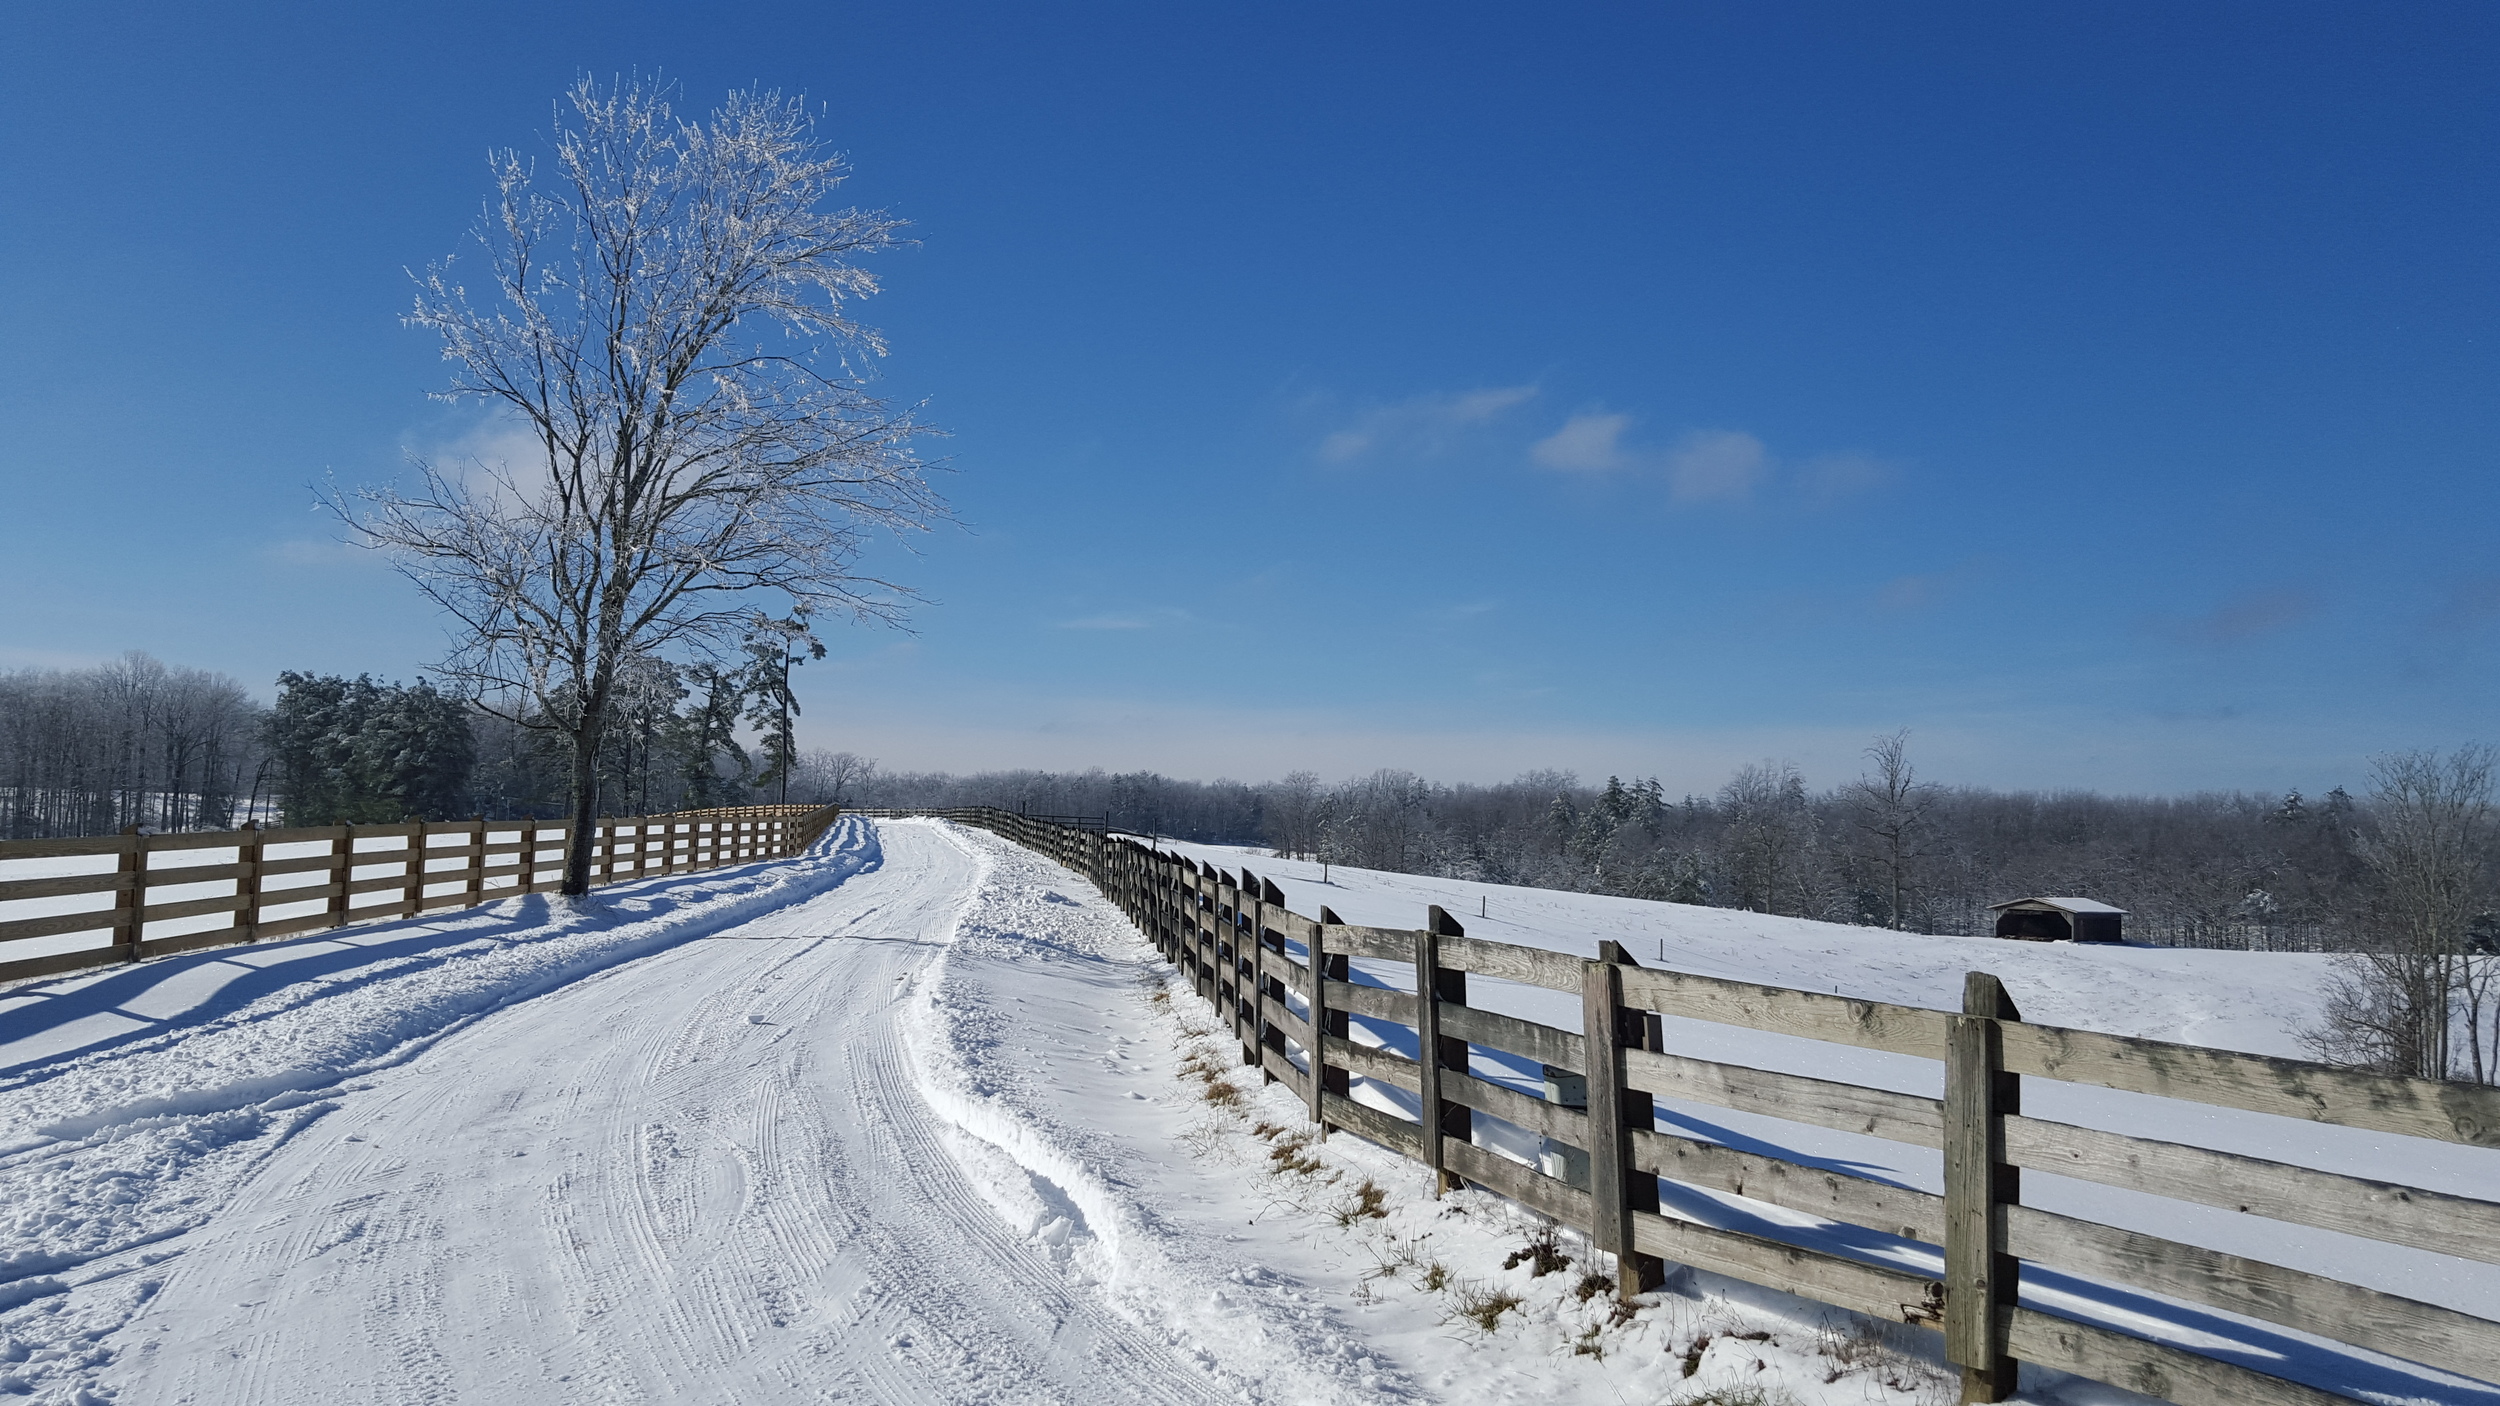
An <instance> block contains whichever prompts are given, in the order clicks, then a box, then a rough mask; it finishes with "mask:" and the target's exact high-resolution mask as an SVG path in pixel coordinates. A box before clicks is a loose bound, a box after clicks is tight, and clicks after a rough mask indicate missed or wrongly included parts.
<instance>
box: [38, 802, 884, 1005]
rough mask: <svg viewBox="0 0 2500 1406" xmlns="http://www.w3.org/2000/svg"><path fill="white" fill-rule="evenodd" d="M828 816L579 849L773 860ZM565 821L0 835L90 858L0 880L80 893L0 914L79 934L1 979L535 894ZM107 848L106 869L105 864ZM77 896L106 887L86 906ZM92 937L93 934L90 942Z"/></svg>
mask: <svg viewBox="0 0 2500 1406" xmlns="http://www.w3.org/2000/svg"><path fill="white" fill-rule="evenodd" d="M836 815H837V812H836V811H835V809H834V808H833V807H831V806H821V807H820V806H744V807H737V808H733V809H726V810H703V811H687V812H684V813H681V814H677V815H652V816H638V817H634V818H631V819H617V820H602V821H600V822H599V830H598V834H597V835H596V836H595V837H594V840H593V845H592V849H591V882H592V883H593V884H594V885H597V884H610V883H621V882H623V881H625V880H627V879H641V878H649V877H652V876H655V875H664V874H683V873H690V872H693V871H695V870H698V869H713V868H718V867H719V866H721V865H725V864H740V863H745V862H747V861H750V860H761V859H786V858H788V857H790V856H792V855H795V854H798V853H800V852H801V851H803V850H805V849H806V848H807V847H808V846H809V845H810V844H813V843H814V842H815V840H816V837H817V836H819V835H821V834H823V833H824V831H825V829H826V827H827V826H830V825H831V824H832V823H833V821H834V819H835V818H836ZM572 828H573V827H572V825H571V824H570V823H569V822H564V821H540V820H454V821H430V822H429V821H422V820H420V821H411V822H408V823H405V824H399V825H317V826H309V827H300V828H295V829H268V830H264V829H260V828H257V827H252V826H246V827H245V828H244V829H241V830H220V831H207V832H199V833H192V834H175V835H150V834H142V833H139V832H137V831H136V830H133V831H127V832H124V833H122V834H119V835H107V836H101V837H98V838H94V839H82V840H7V841H0V862H4V861H8V860H67V861H79V860H86V861H90V863H91V864H92V865H93V872H86V873H75V874H63V875H55V876H48V877H40V878H22V879H0V904H8V903H12V902H16V901H20V900H34V899H41V900H56V901H57V900H70V901H78V900H87V901H88V902H87V905H86V906H82V907H80V908H78V909H77V910H76V911H71V912H56V913H50V914H45V915H42V916H38V917H24V918H18V919H15V920H10V921H0V955H5V954H6V953H7V952H8V951H9V949H10V946H11V944H19V950H21V951H23V950H24V945H25V944H29V943H32V942H34V941H35V940H37V939H43V938H51V939H55V940H56V941H57V940H62V939H67V940H71V941H75V940H77V939H78V938H79V937H80V936H82V935H84V936H86V937H87V938H89V940H88V941H87V942H86V943H85V944H84V945H81V946H79V947H77V948H75V949H73V950H69V951H55V952H49V953H45V954H43V955H40V956H32V957H20V958H18V959H16V960H13V961H12V960H0V981H6V980H10V979H13V978H20V977H30V976H49V975H52V974H54V973H58V972H66V971H76V970H79V969H81V968H85V967H95V966H106V965H110V964H113V963H119V962H135V961H138V960H140V959H141V958H145V957H155V956H162V955H164V954H166V953H170V952H188V951H190V950H192V949H194V948H199V947H215V946H220V945H223V944H226V943H235V942H257V941H261V940H263V939H267V938H273V937H288V936H292V935H295V934H297V933H306V932H315V931H319V930H321V929H324V928H335V927H339V926H341V925H343V924H346V923H361V922H365V921H368V920H371V919H376V918H404V917H410V916H414V915H416V914H420V913H434V912H441V911H445V910H448V909H454V908H467V907H472V906H474V905H477V904H480V903H492V902H495V901H497V900H499V899H505V898H510V897H512V896H513V895H515V894H524V893H538V892H542V891H544V890H548V889H553V888H555V887H557V886H558V885H559V884H561V883H562V881H563V878H564V847H565V841H566V838H567V837H568V836H569V835H570V834H571V833H572ZM202 850H232V851H234V856H235V857H234V859H233V860H232V861H231V862H225V863H218V862H213V861H212V862H209V863H195V862H192V860H193V857H194V856H195V855H196V853H197V852H198V851H202ZM107 860H109V861H110V863H111V866H112V867H111V868H109V869H107V868H104V867H103V864H104V862H105V861H107ZM10 867H24V866H8V865H6V864H5V863H0V873H6V872H7V869H8V868H10ZM203 890H210V891H209V892H203ZM90 896H94V897H96V898H109V900H110V901H109V903H104V904H96V903H95V902H94V901H93V898H91V897H90ZM360 900H362V901H360ZM0 911H4V910H0ZM212 915H214V916H223V917H225V918H226V919H227V921H226V922H225V923H223V924H221V925H218V926H213V927H209V928H206V929H205V930H195V931H188V932H183V933H180V934H172V935H166V936H159V937H150V936H149V935H148V929H149V926H150V925H151V924H154V925H158V926H160V927H162V926H164V925H170V924H177V923H185V920H192V919H198V918H200V917H203V916H212ZM185 925H186V926H192V927H195V928H196V926H197V925H196V923H186V924H185ZM96 938H100V939H102V945H96V944H95V942H94V941H93V939H96ZM46 945H53V944H46Z"/></svg>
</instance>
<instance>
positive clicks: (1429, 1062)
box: [1415, 903, 1475, 1198]
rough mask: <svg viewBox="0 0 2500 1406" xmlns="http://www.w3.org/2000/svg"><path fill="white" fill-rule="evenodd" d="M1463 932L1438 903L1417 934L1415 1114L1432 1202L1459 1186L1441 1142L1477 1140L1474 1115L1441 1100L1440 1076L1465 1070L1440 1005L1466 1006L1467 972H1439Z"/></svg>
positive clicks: (1462, 1051) (1463, 1047)
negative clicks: (1446, 941) (1444, 949)
mask: <svg viewBox="0 0 2500 1406" xmlns="http://www.w3.org/2000/svg"><path fill="white" fill-rule="evenodd" d="M1466 932H1467V930H1466V929H1465V928H1462V927H1460V926H1459V925H1458V920H1457V919H1455V918H1452V917H1451V916H1450V915H1449V914H1447V913H1445V912H1443V911H1441V905H1440V904H1437V903H1436V904H1433V905H1432V906H1431V908H1430V910H1429V911H1428V912H1426V914H1425V915H1424V926H1423V930H1422V931H1420V932H1418V933H1416V934H1415V1068H1416V1072H1417V1074H1418V1076H1419V1077H1418V1078H1417V1080H1416V1082H1417V1084H1419V1085H1420V1087H1419V1088H1418V1089H1417V1090H1416V1094H1417V1107H1416V1111H1417V1112H1418V1113H1419V1114H1420V1115H1421V1116H1422V1120H1423V1144H1424V1146H1423V1151H1424V1157H1423V1162H1424V1165H1425V1166H1427V1167H1430V1168H1431V1169H1432V1185H1433V1190H1432V1194H1433V1195H1434V1196H1435V1197H1436V1198H1437V1197H1439V1196H1440V1195H1441V1194H1442V1193H1443V1192H1447V1191H1456V1190H1457V1189H1458V1184H1459V1182H1458V1178H1457V1177H1456V1176H1454V1175H1452V1174H1451V1172H1450V1169H1449V1166H1448V1164H1447V1162H1446V1161H1444V1160H1443V1154H1442V1151H1441V1142H1442V1139H1444V1138H1450V1137H1455V1138H1457V1139H1458V1140H1459V1141H1461V1142H1471V1141H1473V1140H1474V1138H1475V1114H1474V1113H1473V1112H1472V1111H1470V1110H1469V1109H1468V1107H1467V1105H1465V1104H1463V1103H1447V1102H1444V1101H1443V1100H1442V1098H1441V1071H1442V1070H1444V1069H1456V1070H1458V1071H1459V1072H1461V1073H1465V1072H1466V1071H1467V1042H1466V1041H1465V1040H1460V1039H1454V1038H1451V1037H1448V1036H1445V1035H1443V1034H1442V1033H1441V1003H1442V1002H1445V1001H1446V1002H1448V1003H1449V1004H1451V1005H1453V1006H1463V1005H1465V1004H1467V973H1465V972H1463V971H1444V970H1442V968H1441V939H1442V938H1445V937H1463V936H1465V935H1466Z"/></svg>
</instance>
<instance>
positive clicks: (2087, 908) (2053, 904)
mask: <svg viewBox="0 0 2500 1406" xmlns="http://www.w3.org/2000/svg"><path fill="white" fill-rule="evenodd" d="M2027 903H2036V904H2039V905H2041V906H2043V907H2047V908H2055V909H2057V910H2058V911H2059V912H2062V913H2116V914H2119V915H2121V916H2124V915H2125V913H2126V911H2127V910H2126V909H2124V908H2112V907H2110V906H2109V905H2108V904H2106V903H2102V902H2100V901H2098V900H2096V899H2090V898H2009V899H2007V900H2006V901H2005V902H2003V903H1991V904H1989V905H1988V911H1990V912H1992V913H2001V912H2004V911H2005V910H2006V909H2008V908H2020V907H2022V906H2023V905H2025V904H2027Z"/></svg>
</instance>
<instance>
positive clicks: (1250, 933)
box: [1233, 869, 1276, 1086]
mask: <svg viewBox="0 0 2500 1406" xmlns="http://www.w3.org/2000/svg"><path fill="white" fill-rule="evenodd" d="M1264 898H1265V895H1264V893H1263V891H1262V890H1261V888H1260V884H1259V878H1258V876H1257V875H1255V874H1253V873H1251V872H1250V871H1249V870H1247V869H1244V870H1242V871H1241V877H1240V878H1239V879H1238V880H1236V881H1235V883H1234V887H1233V1009H1234V1010H1235V1011H1236V1012H1238V1013H1239V1014H1240V1016H1241V1017H1242V1019H1243V1021H1244V1022H1245V1024H1244V1025H1242V1026H1239V1027H1236V1028H1239V1029H1242V1030H1243V1031H1244V1033H1246V1034H1247V1035H1249V1037H1250V1042H1249V1043H1248V1044H1247V1045H1245V1046H1243V1047H1242V1051H1241V1055H1242V1060H1241V1062H1242V1063H1244V1064H1255V1065H1257V1066H1258V1067H1259V1083H1260V1084H1261V1085H1263V1086H1264V1085H1267V1084H1273V1083H1275V1082H1276V1076H1275V1075H1273V1074H1270V1073H1268V1072H1267V1053H1266V1051H1267V1011H1266V1010H1265V1009H1264V1007H1263V1006H1262V1004H1261V1003H1262V1002H1263V1001H1264V1000H1265V999H1266V996H1267V930H1266V928H1265V927H1264V926H1262V924H1263V923H1264V921H1265V919H1266V916H1267V914H1266V909H1267V905H1266V903H1265V902H1264V901H1263V900H1264ZM1244 937H1247V938H1248V939H1249V941H1250V947H1249V950H1248V951H1244V950H1242V945H1241V944H1242V939H1243V938H1244ZM1245 983H1247V985H1248V987H1249V995H1250V999H1249V1000H1248V1001H1247V1002H1244V1001H1243V1000H1242V999H1241V997H1242V987H1243V985H1244V984H1245Z"/></svg>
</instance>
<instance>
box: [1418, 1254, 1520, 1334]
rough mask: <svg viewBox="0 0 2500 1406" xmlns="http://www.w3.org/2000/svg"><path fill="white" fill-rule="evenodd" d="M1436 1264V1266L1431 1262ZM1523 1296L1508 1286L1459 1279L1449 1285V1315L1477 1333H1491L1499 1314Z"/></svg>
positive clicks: (1517, 1304)
mask: <svg viewBox="0 0 2500 1406" xmlns="http://www.w3.org/2000/svg"><path fill="white" fill-rule="evenodd" d="M1434 1267H1435V1268H1439V1266H1437V1265H1436V1266H1434ZM1523 1302H1525V1300H1523V1299H1521V1298H1520V1297H1519V1296H1518V1295H1517V1294H1514V1293H1512V1292H1510V1291H1509V1290H1508V1289H1497V1288H1494V1287H1492V1286H1490V1285H1486V1284H1478V1283H1476V1282H1474V1281H1473V1280H1461V1281H1459V1282H1457V1283H1455V1284H1452V1285H1451V1287H1450V1317H1451V1318H1452V1319H1454V1320H1456V1321H1458V1322H1461V1323H1468V1324H1472V1325H1474V1327H1475V1329H1476V1331H1478V1332H1480V1333H1488V1334H1489V1333H1491V1332H1493V1331H1494V1330H1495V1329H1497V1328H1499V1327H1501V1326H1502V1315H1503V1314H1505V1313H1508V1312H1510V1311H1511V1310H1512V1309H1514V1308H1517V1307H1519V1305H1520V1304H1521V1303H1523Z"/></svg>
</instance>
